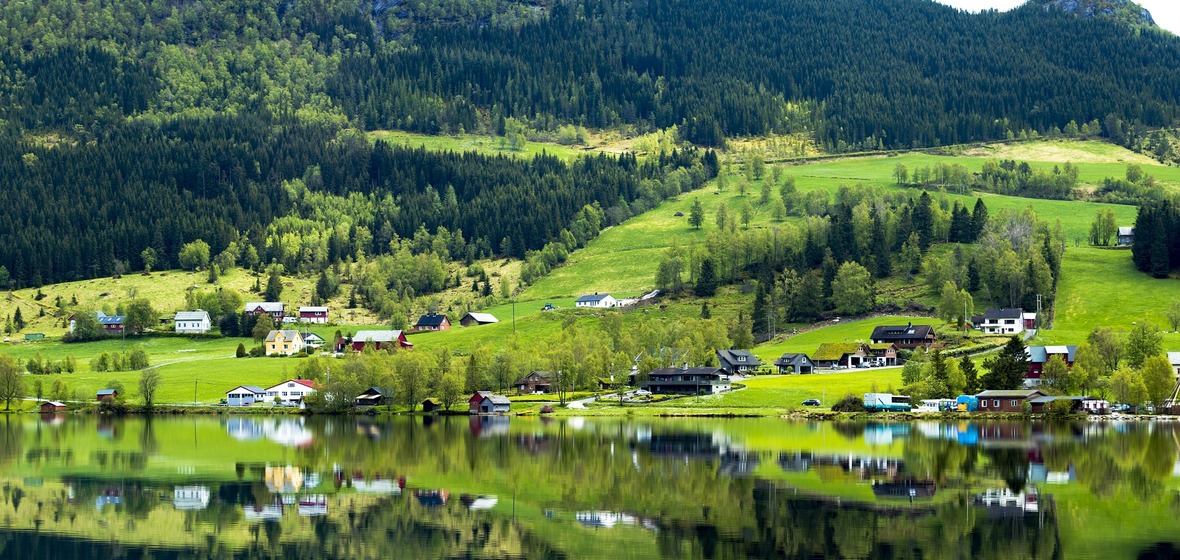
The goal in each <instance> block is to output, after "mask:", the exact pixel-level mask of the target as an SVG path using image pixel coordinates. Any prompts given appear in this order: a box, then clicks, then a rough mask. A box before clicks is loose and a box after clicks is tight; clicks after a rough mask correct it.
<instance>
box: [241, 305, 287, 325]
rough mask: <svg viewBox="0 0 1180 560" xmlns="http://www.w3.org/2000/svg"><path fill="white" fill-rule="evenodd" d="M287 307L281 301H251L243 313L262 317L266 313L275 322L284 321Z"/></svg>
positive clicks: (243, 309)
mask: <svg viewBox="0 0 1180 560" xmlns="http://www.w3.org/2000/svg"><path fill="white" fill-rule="evenodd" d="M286 309H287V307H286V306H285V305H283V302H281V301H251V302H247V303H246V306H245V307H244V308H242V313H244V314H247V315H254V316H258V315H262V314H263V313H266V314H268V315H270V316H271V317H272V318H274V320H275V321H282V320H283V317H284V315H285V314H286Z"/></svg>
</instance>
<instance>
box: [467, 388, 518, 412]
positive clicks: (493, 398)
mask: <svg viewBox="0 0 1180 560" xmlns="http://www.w3.org/2000/svg"><path fill="white" fill-rule="evenodd" d="M511 408H512V402H511V401H509V400H508V397H505V396H503V395H496V394H493V393H492V392H491V391H478V392H476V393H475V394H474V395H471V398H470V399H467V411H468V412H470V413H471V414H503V413H507V412H508V411H509V410H510V409H511Z"/></svg>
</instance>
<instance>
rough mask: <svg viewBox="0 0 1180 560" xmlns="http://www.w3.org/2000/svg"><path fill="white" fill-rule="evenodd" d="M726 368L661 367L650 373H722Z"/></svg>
mask: <svg viewBox="0 0 1180 560" xmlns="http://www.w3.org/2000/svg"><path fill="white" fill-rule="evenodd" d="M723 373H725V370H723V369H721V368H719V367H690V368H675V367H673V368H660V369H656V370H652V372H651V373H650V374H649V375H676V374H680V375H722V374H723Z"/></svg>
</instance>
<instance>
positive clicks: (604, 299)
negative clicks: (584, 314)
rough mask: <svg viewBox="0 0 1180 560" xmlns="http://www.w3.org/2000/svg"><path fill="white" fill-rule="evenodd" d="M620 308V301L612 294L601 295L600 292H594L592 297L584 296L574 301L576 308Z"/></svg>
mask: <svg viewBox="0 0 1180 560" xmlns="http://www.w3.org/2000/svg"><path fill="white" fill-rule="evenodd" d="M618 306H619V302H618V300H616V299H615V298H614V297H612V296H611V295H610V294H600V293H598V292H594V293H593V294H592V295H586V296H582V297H580V298H578V299H577V300H576V301H574V307H597V308H610V307H618Z"/></svg>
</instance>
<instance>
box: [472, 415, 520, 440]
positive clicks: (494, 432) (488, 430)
mask: <svg viewBox="0 0 1180 560" xmlns="http://www.w3.org/2000/svg"><path fill="white" fill-rule="evenodd" d="M467 422H468V424H467V425H468V426H469V427H470V428H471V434H472V435H474V436H476V437H493V436H502V435H505V434H507V433H508V426H509V423H510V422H511V419H510V418H508V417H507V416H471V417H470V418H469V419H468V420H467Z"/></svg>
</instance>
